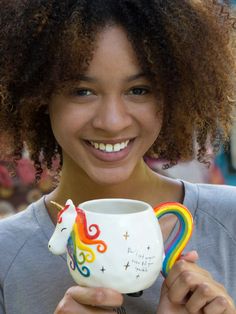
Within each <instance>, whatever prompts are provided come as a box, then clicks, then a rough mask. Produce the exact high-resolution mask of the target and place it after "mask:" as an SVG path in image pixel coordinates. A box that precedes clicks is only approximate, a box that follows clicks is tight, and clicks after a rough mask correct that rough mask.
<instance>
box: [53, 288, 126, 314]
mask: <svg viewBox="0 0 236 314" xmlns="http://www.w3.org/2000/svg"><path fill="white" fill-rule="evenodd" d="M122 303H123V297H122V295H121V294H120V293H119V292H116V291H114V290H112V289H106V288H87V287H80V286H74V287H71V288H69V289H68V290H67V292H66V293H65V295H64V297H63V299H62V300H61V301H60V303H59V304H58V306H57V308H56V310H55V312H54V314H78V313H79V314H89V313H91V314H92V313H96V314H103V313H106V314H109V313H112V314H114V311H113V309H114V308H116V307H119V306H121V305H122Z"/></svg>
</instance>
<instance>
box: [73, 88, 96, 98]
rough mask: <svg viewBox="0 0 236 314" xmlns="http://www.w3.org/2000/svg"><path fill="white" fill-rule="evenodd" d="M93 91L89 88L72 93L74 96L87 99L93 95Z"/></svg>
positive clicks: (78, 89)
mask: <svg viewBox="0 0 236 314" xmlns="http://www.w3.org/2000/svg"><path fill="white" fill-rule="evenodd" d="M93 94H94V93H93V91H92V90H90V89H87V88H76V89H74V90H73V91H72V95H73V96H78V97H86V96H91V95H93Z"/></svg>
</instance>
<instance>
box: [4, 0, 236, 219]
mask: <svg viewBox="0 0 236 314" xmlns="http://www.w3.org/2000/svg"><path fill="white" fill-rule="evenodd" d="M222 2H225V3H227V4H230V5H232V7H233V8H235V9H236V0H231V1H230V0H222ZM232 23H233V24H234V25H235V28H236V18H233V19H232ZM0 145H1V143H0ZM0 149H1V147H0ZM210 156H211V152H210V151H209V157H210ZM146 162H147V163H148V164H149V165H150V167H151V168H152V169H154V170H155V171H157V172H160V173H162V174H163V175H167V176H170V177H175V178H179V179H183V180H187V181H190V182H193V183H212V184H228V185H236V124H235V126H234V128H233V130H232V134H231V139H230V142H229V148H228V150H227V151H224V150H223V149H222V150H221V151H220V152H219V153H218V154H217V156H216V157H215V158H213V159H212V163H211V165H210V166H207V165H205V164H200V163H198V162H197V161H196V160H194V161H191V162H182V163H179V164H178V165H177V166H174V167H172V168H170V169H167V170H163V168H162V166H163V163H165V162H164V161H160V160H154V159H147V160H146ZM54 186H55V180H54V179H53V176H52V175H51V174H50V173H49V171H47V170H45V171H44V172H43V174H42V177H41V180H40V181H39V182H38V183H36V182H35V170H34V166H33V164H32V162H31V161H30V159H29V156H28V154H27V152H25V154H24V156H23V158H22V159H21V160H19V161H18V162H17V166H16V168H14V169H13V168H12V166H11V165H10V164H9V163H7V162H6V161H4V160H0V219H1V218H3V217H6V216H9V215H13V214H15V213H17V212H20V211H22V210H24V209H25V208H26V207H27V206H28V204H30V203H32V202H34V201H36V200H37V199H39V198H40V197H41V196H42V195H43V194H47V193H49V192H50V191H51V190H52V189H53V188H54Z"/></svg>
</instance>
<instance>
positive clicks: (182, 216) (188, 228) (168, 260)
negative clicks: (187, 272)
mask: <svg viewBox="0 0 236 314" xmlns="http://www.w3.org/2000/svg"><path fill="white" fill-rule="evenodd" d="M154 211H155V215H156V217H157V218H158V219H159V218H161V217H162V216H163V215H165V214H174V215H176V216H177V218H178V220H179V223H180V225H179V230H178V232H177V234H176V236H175V238H174V239H173V241H172V242H171V243H170V244H169V246H168V247H167V249H166V250H165V254H166V256H165V259H164V262H163V265H162V274H163V276H164V277H166V276H167V274H168V272H169V271H170V269H171V268H172V266H173V265H174V263H175V262H176V260H177V259H178V258H179V257H180V255H181V253H182V251H183V249H184V248H185V246H186V245H187V243H188V241H189V239H190V237H191V235H192V231H193V217H192V215H191V213H190V212H189V210H188V209H187V208H186V207H185V206H183V205H182V204H179V203H175V202H168V203H163V204H161V205H159V206H157V207H156V208H155V209H154Z"/></svg>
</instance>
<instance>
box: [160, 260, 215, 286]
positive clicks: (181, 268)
mask: <svg viewBox="0 0 236 314" xmlns="http://www.w3.org/2000/svg"><path fill="white" fill-rule="evenodd" d="M185 272H192V273H194V272H195V273H196V274H197V276H199V275H201V278H203V277H206V278H207V279H208V280H209V278H211V275H210V274H209V273H208V272H207V271H206V270H205V269H202V268H200V267H199V266H198V265H197V264H195V263H193V262H188V261H186V260H184V259H181V260H179V261H177V262H176V263H175V264H174V266H173V267H172V268H171V270H170V272H169V274H168V276H167V278H166V285H167V287H168V288H170V287H171V286H172V285H173V283H174V282H175V281H176V280H177V278H178V277H179V276H180V275H182V274H183V273H185ZM204 281H205V280H204Z"/></svg>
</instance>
